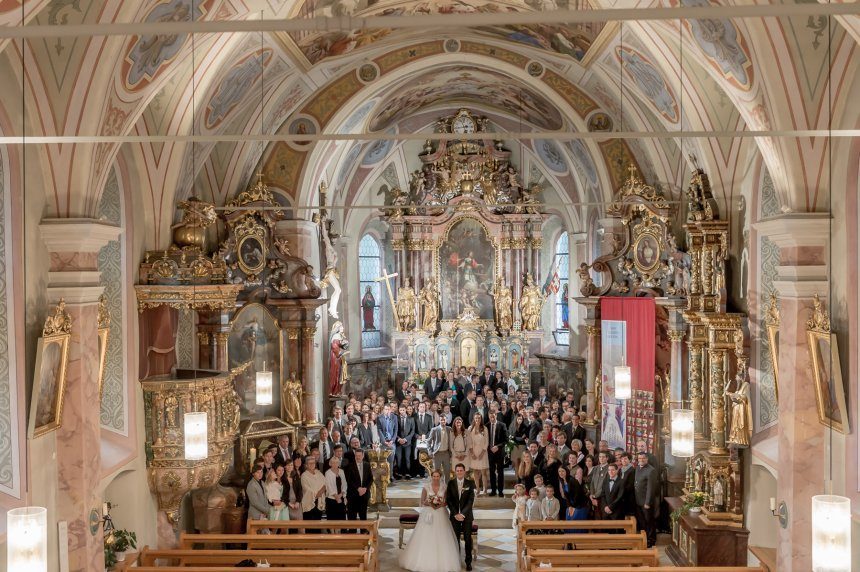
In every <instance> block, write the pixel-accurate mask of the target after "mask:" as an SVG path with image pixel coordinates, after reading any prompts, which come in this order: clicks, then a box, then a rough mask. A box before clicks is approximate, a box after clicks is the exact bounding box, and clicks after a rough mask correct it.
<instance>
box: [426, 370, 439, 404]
mask: <svg viewBox="0 0 860 572" xmlns="http://www.w3.org/2000/svg"><path fill="white" fill-rule="evenodd" d="M440 391H442V380H441V379H439V378H438V377H437V375H436V370H435V369H431V370H430V377H429V378H427V379H426V380H425V381H424V395H426V396H427V397H428V399H430V400H431V401H432V400H434V399H436V396H437V395H439V392H440Z"/></svg>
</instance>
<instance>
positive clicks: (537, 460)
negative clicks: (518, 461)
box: [527, 441, 543, 467]
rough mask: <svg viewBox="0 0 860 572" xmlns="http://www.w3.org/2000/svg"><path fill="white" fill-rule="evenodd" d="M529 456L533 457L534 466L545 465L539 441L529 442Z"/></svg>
mask: <svg viewBox="0 0 860 572" xmlns="http://www.w3.org/2000/svg"><path fill="white" fill-rule="evenodd" d="M527 454H528V455H531V457H532V464H534V466H535V467H540V466H541V465H543V451H541V450H540V444H539V443H538V442H537V441H529V444H528V453H527Z"/></svg>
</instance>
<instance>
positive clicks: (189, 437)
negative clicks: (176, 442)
mask: <svg viewBox="0 0 860 572" xmlns="http://www.w3.org/2000/svg"><path fill="white" fill-rule="evenodd" d="M208 432H209V420H208V419H207V417H206V412H205V411H202V412H196V413H186V414H185V459H186V460H188V461H200V460H202V459H205V458H206V457H208V456H209V439H208Z"/></svg>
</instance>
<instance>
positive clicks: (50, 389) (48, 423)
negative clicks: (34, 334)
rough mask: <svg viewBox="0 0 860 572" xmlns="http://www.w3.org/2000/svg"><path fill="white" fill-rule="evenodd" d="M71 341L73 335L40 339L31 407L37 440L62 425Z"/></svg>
mask: <svg viewBox="0 0 860 572" xmlns="http://www.w3.org/2000/svg"><path fill="white" fill-rule="evenodd" d="M70 340H71V334H61V335H54V336H46V337H44V338H39V345H38V348H37V349H36V369H35V373H36V375H35V379H34V380H33V397H32V403H31V406H30V432H31V434H32V436H33V437H39V436H40V435H44V434H46V433H50V432H51V431H54V430H55V429H59V428H60V426H61V425H62V421H63V397H64V395H65V391H66V367H67V366H68V361H69V341H70Z"/></svg>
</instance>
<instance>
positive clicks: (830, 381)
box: [806, 330, 849, 435]
mask: <svg viewBox="0 0 860 572" xmlns="http://www.w3.org/2000/svg"><path fill="white" fill-rule="evenodd" d="M806 338H807V342H808V343H809V353H810V354H811V357H812V372H813V375H814V378H815V402H816V405H817V407H818V421H819V422H820V423H821V424H822V425H826V426H827V427H831V426H832V427H833V429H835V430H836V431H839V432H840V433H844V434H846V435H847V434H848V432H849V426H848V408H847V407H846V405H845V388H844V386H843V384H842V368H841V366H840V364H839V351H838V349H837V346H836V336H835V335H833V334H832V333H829V332H821V331H814V330H812V331H807V332H806Z"/></svg>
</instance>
